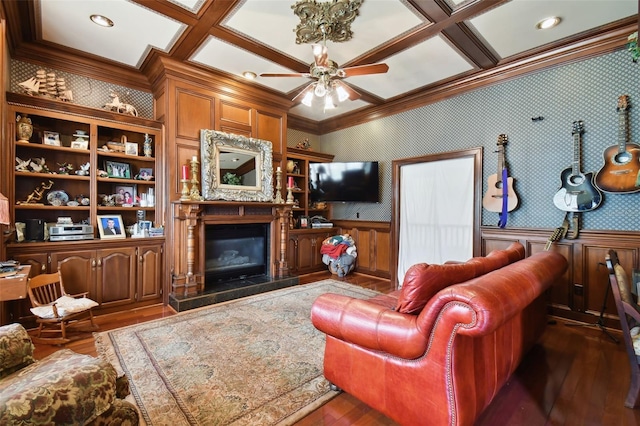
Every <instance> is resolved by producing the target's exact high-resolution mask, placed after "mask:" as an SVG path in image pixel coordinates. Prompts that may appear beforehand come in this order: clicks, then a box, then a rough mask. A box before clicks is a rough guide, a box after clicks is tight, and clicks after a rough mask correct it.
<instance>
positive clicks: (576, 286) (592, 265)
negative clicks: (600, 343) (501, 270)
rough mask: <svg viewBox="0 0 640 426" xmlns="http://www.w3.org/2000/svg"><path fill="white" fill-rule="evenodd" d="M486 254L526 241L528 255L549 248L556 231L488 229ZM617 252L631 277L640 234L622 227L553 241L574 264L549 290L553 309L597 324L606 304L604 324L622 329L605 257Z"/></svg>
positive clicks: (639, 257) (638, 259)
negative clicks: (550, 239) (548, 243)
mask: <svg viewBox="0 0 640 426" xmlns="http://www.w3.org/2000/svg"><path fill="white" fill-rule="evenodd" d="M481 231H482V254H483V255H486V254H487V253H489V252H490V251H492V250H496V249H504V248H506V247H507V246H509V245H510V244H511V243H512V242H514V241H520V242H521V243H522V244H523V245H524V246H525V250H526V254H527V256H530V255H532V254H534V253H537V252H540V251H543V250H544V247H545V244H546V241H547V239H548V238H549V235H551V230H540V229H498V228H494V227H482V230H481ZM612 249H613V250H615V251H616V252H617V254H618V258H619V259H620V264H621V265H622V267H623V268H624V269H625V271H626V272H627V274H628V275H629V279H631V274H632V272H633V271H634V269H636V270H637V269H638V268H639V267H640V233H638V232H620V231H589V230H585V231H581V232H580V234H579V236H578V238H576V239H573V240H568V239H563V240H560V241H558V242H556V243H553V245H552V246H551V248H550V250H553V251H556V252H558V253H560V254H562V255H563V256H564V257H565V258H566V259H567V261H568V263H569V267H568V269H567V271H566V272H565V274H564V275H563V276H562V278H561V279H560V280H558V282H557V283H555V284H554V285H553V286H552V287H551V288H550V289H549V291H548V293H547V296H548V301H549V312H550V313H551V314H553V315H557V316H559V317H563V318H567V319H571V320H576V321H581V322H585V323H596V322H597V321H598V317H599V316H600V312H601V311H602V308H603V306H604V325H606V326H607V327H614V328H619V327H620V322H619V321H618V316H617V310H616V306H615V302H614V300H613V297H612V296H611V293H610V292H609V293H608V297H606V298H605V296H607V288H608V286H609V275H608V270H607V266H606V264H605V256H606V255H607V253H608V252H609V250H612Z"/></svg>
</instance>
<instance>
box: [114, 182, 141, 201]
mask: <svg viewBox="0 0 640 426" xmlns="http://www.w3.org/2000/svg"><path fill="white" fill-rule="evenodd" d="M115 194H116V204H118V205H120V206H122V205H125V206H132V205H134V204H135V203H136V195H137V194H136V187H135V185H133V186H124V185H117V186H116V192H115Z"/></svg>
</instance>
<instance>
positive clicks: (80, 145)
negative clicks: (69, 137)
mask: <svg viewBox="0 0 640 426" xmlns="http://www.w3.org/2000/svg"><path fill="white" fill-rule="evenodd" d="M71 148H73V149H88V148H89V141H85V140H77V141H71Z"/></svg>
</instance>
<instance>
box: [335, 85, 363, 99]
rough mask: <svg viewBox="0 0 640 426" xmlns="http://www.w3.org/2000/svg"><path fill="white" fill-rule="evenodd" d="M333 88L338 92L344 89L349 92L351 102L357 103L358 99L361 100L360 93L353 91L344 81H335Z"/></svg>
mask: <svg viewBox="0 0 640 426" xmlns="http://www.w3.org/2000/svg"><path fill="white" fill-rule="evenodd" d="M333 86H334V87H335V88H336V90H339V89H338V88H341V89H344V91H345V92H347V95H348V96H349V100H352V101H355V100H356V99H360V93H358V92H356V91H355V90H353V89H352V88H351V86H349V85H348V84H347V83H345V82H344V81H342V80H334V81H333Z"/></svg>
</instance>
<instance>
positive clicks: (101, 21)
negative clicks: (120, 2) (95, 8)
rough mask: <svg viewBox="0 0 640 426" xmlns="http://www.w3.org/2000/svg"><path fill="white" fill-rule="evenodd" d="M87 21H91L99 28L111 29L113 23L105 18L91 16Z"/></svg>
mask: <svg viewBox="0 0 640 426" xmlns="http://www.w3.org/2000/svg"><path fill="white" fill-rule="evenodd" d="M89 19H91V20H92V21H93V22H94V23H95V24H98V25H100V26H101V27H113V21H112V20H111V19H109V18H107V17H106V16H103V15H91V16H90V17H89Z"/></svg>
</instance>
